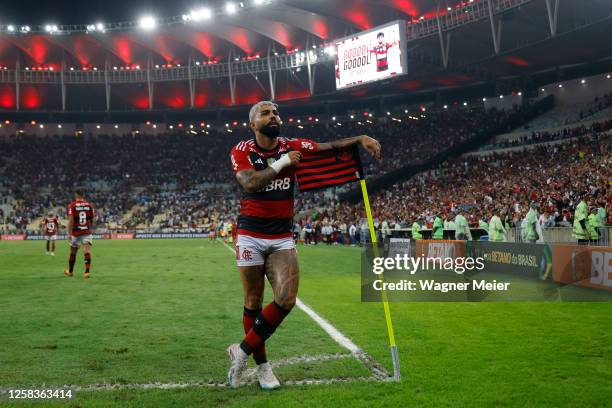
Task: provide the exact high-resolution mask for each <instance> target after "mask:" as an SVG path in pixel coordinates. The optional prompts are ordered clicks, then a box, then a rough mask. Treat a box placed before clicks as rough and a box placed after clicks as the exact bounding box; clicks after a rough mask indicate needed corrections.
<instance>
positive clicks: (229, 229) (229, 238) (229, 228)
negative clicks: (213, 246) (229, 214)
mask: <svg viewBox="0 0 612 408" xmlns="http://www.w3.org/2000/svg"><path fill="white" fill-rule="evenodd" d="M232 228H233V226H232V223H231V222H230V221H228V223H227V241H228V242H229V243H230V244H231V243H233V242H234V236H233V235H232Z"/></svg>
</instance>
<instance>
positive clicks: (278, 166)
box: [270, 154, 291, 174]
mask: <svg viewBox="0 0 612 408" xmlns="http://www.w3.org/2000/svg"><path fill="white" fill-rule="evenodd" d="M289 165H291V159H290V158H289V155H288V154H283V155H282V156H281V158H280V159H278V160H277V161H275V162H274V163H272V164H271V165H270V167H272V169H273V170H274V171H275V172H276V174H278V173H280V171H281V170H282V169H284V168H285V167H287V166H289Z"/></svg>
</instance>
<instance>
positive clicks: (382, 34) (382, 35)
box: [376, 31, 385, 38]
mask: <svg viewBox="0 0 612 408" xmlns="http://www.w3.org/2000/svg"><path fill="white" fill-rule="evenodd" d="M384 36H385V33H383V32H382V31H381V32H380V33H378V34H376V38H379V37H384Z"/></svg>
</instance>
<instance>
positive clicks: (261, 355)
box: [242, 307, 268, 365]
mask: <svg viewBox="0 0 612 408" xmlns="http://www.w3.org/2000/svg"><path fill="white" fill-rule="evenodd" d="M260 313H261V309H258V310H253V309H247V308H246V307H245V308H244V313H243V315H242V325H243V326H244V334H248V333H249V331H250V330H251V328H252V327H253V323H254V322H255V318H256V317H257V315H258V314H260ZM253 359H254V360H255V364H257V365H259V364H263V363H265V362H267V361H268V357H267V356H266V346H265V345H263V346H262V347H261V348H258V349H257V350H253Z"/></svg>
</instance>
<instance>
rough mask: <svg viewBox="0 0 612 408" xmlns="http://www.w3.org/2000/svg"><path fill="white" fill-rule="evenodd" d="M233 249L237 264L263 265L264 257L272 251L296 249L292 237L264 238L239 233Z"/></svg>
mask: <svg viewBox="0 0 612 408" xmlns="http://www.w3.org/2000/svg"><path fill="white" fill-rule="evenodd" d="M235 250H236V262H237V263H238V266H255V265H263V264H264V263H265V262H266V257H267V256H268V255H270V254H271V253H273V252H277V251H286V250H293V251H296V248H295V241H293V238H292V237H286V238H276V239H266V238H255V237H251V236H248V235H240V234H239V235H238V238H236V245H235Z"/></svg>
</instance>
